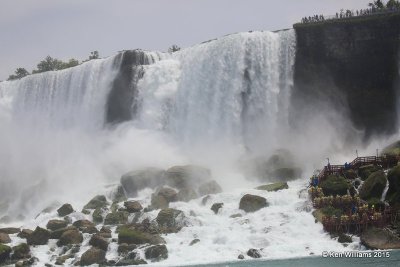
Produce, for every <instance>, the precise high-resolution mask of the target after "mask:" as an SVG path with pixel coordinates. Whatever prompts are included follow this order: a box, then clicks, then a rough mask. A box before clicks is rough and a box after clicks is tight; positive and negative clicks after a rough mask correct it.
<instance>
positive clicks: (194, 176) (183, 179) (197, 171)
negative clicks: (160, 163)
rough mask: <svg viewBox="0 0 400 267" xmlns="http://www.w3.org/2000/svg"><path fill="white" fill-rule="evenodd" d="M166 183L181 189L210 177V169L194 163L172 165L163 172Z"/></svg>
mask: <svg viewBox="0 0 400 267" xmlns="http://www.w3.org/2000/svg"><path fill="white" fill-rule="evenodd" d="M165 178H166V182H167V185H169V186H171V187H174V188H178V189H183V188H187V187H190V186H192V185H198V184H200V183H201V182H203V181H207V180H210V179H211V171H210V170H209V169H207V168H204V167H201V166H195V165H185V166H174V167H171V168H169V169H168V170H167V171H166V173H165Z"/></svg>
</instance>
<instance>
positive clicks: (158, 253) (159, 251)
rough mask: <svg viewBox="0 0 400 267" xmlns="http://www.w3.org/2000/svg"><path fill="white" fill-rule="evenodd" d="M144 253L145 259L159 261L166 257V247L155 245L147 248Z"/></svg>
mask: <svg viewBox="0 0 400 267" xmlns="http://www.w3.org/2000/svg"><path fill="white" fill-rule="evenodd" d="M144 255H145V257H146V259H149V260H152V261H160V260H163V259H167V258H168V249H167V247H166V246H165V245H155V246H151V247H149V248H147V249H146V251H145V252H144Z"/></svg>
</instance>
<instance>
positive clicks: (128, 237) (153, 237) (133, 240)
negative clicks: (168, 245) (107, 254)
mask: <svg viewBox="0 0 400 267" xmlns="http://www.w3.org/2000/svg"><path fill="white" fill-rule="evenodd" d="M164 243H165V241H164V239H163V238H161V237H160V236H159V235H157V234H150V233H146V232H143V231H140V230H138V229H135V228H134V227H122V228H120V229H119V231H118V244H128V245H130V244H135V245H142V244H153V245H157V244H164Z"/></svg>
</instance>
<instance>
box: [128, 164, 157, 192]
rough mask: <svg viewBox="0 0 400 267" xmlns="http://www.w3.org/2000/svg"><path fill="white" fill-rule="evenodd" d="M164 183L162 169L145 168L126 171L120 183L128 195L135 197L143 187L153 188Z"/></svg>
mask: <svg viewBox="0 0 400 267" xmlns="http://www.w3.org/2000/svg"><path fill="white" fill-rule="evenodd" d="M163 184H164V170H162V169H157V168H146V169H142V170H136V171H131V172H128V173H126V174H124V175H122V177H121V185H122V187H123V188H124V190H125V193H126V195H127V196H128V197H136V196H137V192H138V191H139V190H142V189H144V188H147V187H149V188H155V187H157V186H160V185H163Z"/></svg>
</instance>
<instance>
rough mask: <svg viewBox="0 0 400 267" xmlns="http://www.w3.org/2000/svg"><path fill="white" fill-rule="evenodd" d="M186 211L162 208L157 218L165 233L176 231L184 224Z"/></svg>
mask: <svg viewBox="0 0 400 267" xmlns="http://www.w3.org/2000/svg"><path fill="white" fill-rule="evenodd" d="M184 217H185V215H184V213H183V211H181V210H176V209H170V208H168V209H162V210H161V211H160V212H159V213H158V215H157V218H156V221H157V223H158V226H159V227H160V229H161V231H162V232H163V233H176V232H178V231H180V229H182V227H183V226H184Z"/></svg>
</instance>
